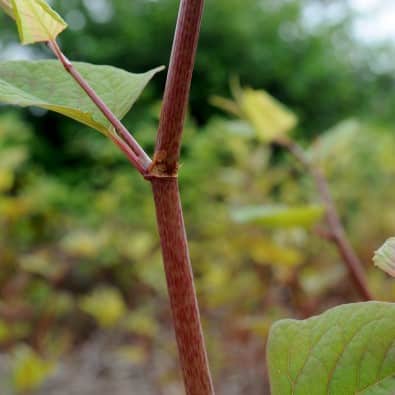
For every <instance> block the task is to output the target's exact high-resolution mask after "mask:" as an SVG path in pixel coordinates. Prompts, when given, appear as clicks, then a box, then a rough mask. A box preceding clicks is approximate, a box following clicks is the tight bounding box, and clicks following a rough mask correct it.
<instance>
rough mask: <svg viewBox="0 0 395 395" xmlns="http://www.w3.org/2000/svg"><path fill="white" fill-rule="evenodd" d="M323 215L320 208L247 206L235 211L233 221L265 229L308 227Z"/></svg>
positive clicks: (322, 209) (315, 206) (322, 210)
mask: <svg viewBox="0 0 395 395" xmlns="http://www.w3.org/2000/svg"><path fill="white" fill-rule="evenodd" d="M323 214H324V208H323V207H322V206H318V205H313V206H300V207H287V206H247V207H243V208H240V209H238V210H235V211H234V212H233V213H232V216H233V219H234V220H235V221H236V222H239V223H253V224H258V225H264V226H266V227H271V228H274V227H285V228H286V227H306V228H308V227H310V226H312V225H314V223H316V222H317V221H318V220H319V219H320V218H321V217H322V215H323Z"/></svg>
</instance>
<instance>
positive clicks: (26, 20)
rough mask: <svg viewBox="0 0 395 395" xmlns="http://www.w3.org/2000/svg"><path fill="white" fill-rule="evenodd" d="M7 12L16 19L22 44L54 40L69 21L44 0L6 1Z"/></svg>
mask: <svg viewBox="0 0 395 395" xmlns="http://www.w3.org/2000/svg"><path fill="white" fill-rule="evenodd" d="M2 1H3V4H4V7H3V8H4V9H5V10H6V12H7V11H8V12H7V13H8V14H9V15H11V16H12V17H13V18H15V19H16V23H17V25H18V32H19V37H20V40H21V42H22V44H32V43H37V42H42V41H53V40H56V37H57V36H58V35H59V34H60V33H61V32H62V31H63V30H64V29H66V27H67V23H66V22H65V21H64V20H63V19H62V17H61V16H60V15H59V14H57V13H56V12H55V11H54V10H53V9H52V8H51V7H50V6H49V5H48V4H47V3H46V2H45V1H44V0H11V4H12V7H13V9H12V14H11V13H10V5H9V1H6V2H4V0H2Z"/></svg>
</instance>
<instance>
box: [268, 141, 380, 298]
mask: <svg viewBox="0 0 395 395" xmlns="http://www.w3.org/2000/svg"><path fill="white" fill-rule="evenodd" d="M276 143H277V144H278V145H280V146H282V147H283V148H285V149H287V150H288V151H289V152H290V153H291V154H292V155H293V156H294V157H295V158H296V159H297V160H298V161H299V162H300V163H301V164H302V165H303V166H304V167H305V168H306V169H307V170H308V172H309V173H310V174H311V176H312V177H313V178H314V181H315V184H316V187H317V190H318V192H319V194H320V196H321V199H322V202H323V204H324V206H325V212H326V222H327V224H328V227H329V230H330V233H329V235H326V237H325V238H326V239H327V240H329V241H331V242H333V243H334V244H335V245H336V247H337V249H338V251H339V254H340V256H341V257H342V259H343V262H344V263H345V265H346V267H347V269H348V272H349V275H350V278H351V279H352V281H353V283H354V285H355V288H356V289H357V290H358V292H359V294H360V295H361V297H362V298H363V299H364V300H373V295H372V293H371V292H370V290H369V287H368V283H367V280H366V276H365V272H364V268H363V265H362V263H361V261H360V260H359V258H358V256H357V254H356V253H355V251H354V249H353V248H352V246H351V244H350V242H349V241H348V239H347V236H346V232H345V230H344V227H343V225H342V222H341V220H340V217H339V214H338V212H337V209H336V205H335V203H334V201H333V198H332V195H331V193H330V190H329V185H328V182H327V180H326V178H325V176H324V175H323V173H322V172H321V170H320V169H318V168H316V167H315V166H314V164H313V163H311V162H310V160H309V159H308V158H307V156H306V154H305V152H304V151H303V149H302V148H301V147H300V146H299V145H298V144H297V143H295V142H294V141H291V140H286V139H284V140H281V141H276ZM327 236H329V237H327Z"/></svg>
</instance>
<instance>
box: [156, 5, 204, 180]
mask: <svg viewBox="0 0 395 395" xmlns="http://www.w3.org/2000/svg"><path fill="white" fill-rule="evenodd" d="M203 7H204V0H182V1H181V3H180V10H179V15H178V20H177V28H176V32H175V36H174V42H173V49H172V54H171V59H170V65H169V72H168V75H167V82H166V88H165V94H164V99H163V106H162V112H161V118H160V123H159V130H158V137H157V141H156V149H155V158H154V166H155V170H156V172H157V173H159V174H165V175H169V174H170V175H173V174H176V173H177V167H178V161H179V156H180V147H181V140H182V133H183V128H184V119H185V114H186V111H187V107H188V97H189V90H190V86H191V79H192V72H193V68H194V63H195V53H196V48H197V45H198V39H199V32H200V24H201V18H202V13H203Z"/></svg>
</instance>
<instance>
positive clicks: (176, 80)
mask: <svg viewBox="0 0 395 395" xmlns="http://www.w3.org/2000/svg"><path fill="white" fill-rule="evenodd" d="M203 6H204V0H181V3H180V9H179V14H178V20H177V28H176V32H175V37H174V42H173V49H172V54H171V60H170V66H169V72H168V76H167V82H166V88H165V94H164V101H163V106H162V113H161V118H160V123H159V130H158V137H157V144H156V149H155V156H154V160H153V163H152V166H151V167H150V172H149V176H148V177H147V179H149V180H150V181H151V183H152V189H153V193H154V200H155V206H156V213H157V221H158V228H159V233H160V239H161V246H162V253H163V261H164V265H165V271H166V278H167V286H168V290H169V297H170V304H171V309H172V315H173V321H174V329H175V334H176V339H177V345H178V351H179V355H180V364H181V370H182V373H183V378H184V384H185V390H186V393H187V395H213V394H214V388H213V384H212V379H211V374H210V369H209V364H208V360H207V352H206V348H205V344H204V338H203V331H202V325H201V321H200V314H199V306H198V302H197V297H196V292H195V286H194V280H193V272H192V267H191V261H190V258H189V249H188V241H187V236H186V232H185V225H184V219H183V213H182V208H181V201H180V194H179V188H178V180H177V171H178V162H179V155H180V147H181V139H182V132H183V127H184V119H185V113H186V110H187V106H188V98H189V90H190V85H191V79H192V73H193V68H194V63H195V55H196V48H197V44H198V41H199V32H200V24H201V18H202V13H203Z"/></svg>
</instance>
